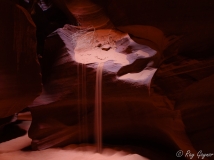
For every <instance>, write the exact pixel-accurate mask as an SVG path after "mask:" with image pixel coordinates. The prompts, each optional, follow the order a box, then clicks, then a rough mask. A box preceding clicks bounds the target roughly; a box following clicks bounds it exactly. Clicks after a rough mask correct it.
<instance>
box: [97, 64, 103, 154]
mask: <svg viewBox="0 0 214 160" xmlns="http://www.w3.org/2000/svg"><path fill="white" fill-rule="evenodd" d="M102 70H103V63H99V64H98V66H97V73H96V88H95V140H96V145H97V152H99V153H101V152H102Z"/></svg>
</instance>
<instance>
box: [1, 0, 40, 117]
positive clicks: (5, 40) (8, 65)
mask: <svg viewBox="0 0 214 160" xmlns="http://www.w3.org/2000/svg"><path fill="white" fill-rule="evenodd" d="M0 7H1V10H0V12H1V14H0V15H1V22H3V23H1V25H0V27H1V28H0V32H1V33H0V34H1V39H0V40H1V42H0V44H1V45H0V50H1V54H0V74H1V75H0V97H1V98H0V110H1V111H0V118H4V117H8V116H11V115H13V114H15V113H17V112H19V111H21V110H22V109H24V108H26V107H27V106H28V105H29V104H30V103H32V101H33V100H34V99H35V98H36V97H37V96H38V95H39V94H40V92H41V88H42V85H41V74H40V67H39V63H38V59H37V54H36V26H35V25H34V23H33V21H32V19H31V17H30V15H29V14H28V13H27V11H26V10H25V9H23V8H22V7H20V6H18V5H14V4H13V3H11V2H9V1H1V5H0ZM6 15H7V16H6Z"/></svg>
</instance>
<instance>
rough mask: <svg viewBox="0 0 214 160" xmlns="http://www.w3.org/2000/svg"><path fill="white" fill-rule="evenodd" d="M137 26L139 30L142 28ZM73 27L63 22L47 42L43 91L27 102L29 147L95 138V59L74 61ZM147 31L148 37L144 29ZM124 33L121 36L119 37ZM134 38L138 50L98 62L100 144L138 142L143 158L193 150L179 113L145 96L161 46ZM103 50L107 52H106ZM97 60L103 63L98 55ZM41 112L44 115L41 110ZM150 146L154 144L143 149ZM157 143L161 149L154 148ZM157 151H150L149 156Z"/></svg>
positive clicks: (49, 145)
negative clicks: (100, 68)
mask: <svg viewBox="0 0 214 160" xmlns="http://www.w3.org/2000/svg"><path fill="white" fill-rule="evenodd" d="M127 28H128V29H130V28H132V27H131V26H130V27H127ZM141 28H142V29H143V28H144V26H141ZM148 30H149V31H153V29H152V27H151V28H149V29H148V27H145V31H148ZM76 31H77V29H76V28H75V27H72V26H65V27H64V28H61V29H59V30H57V31H56V32H55V33H54V34H52V35H50V36H49V37H48V38H47V40H46V52H45V54H44V63H43V64H45V66H44V70H43V78H44V79H43V81H44V90H43V93H42V94H41V96H40V97H38V98H37V99H36V100H35V101H34V103H33V104H32V105H31V106H30V110H31V113H32V117H33V121H32V125H31V127H30V130H29V136H30V138H32V146H33V148H34V149H38V150H42V149H46V148H49V147H56V146H64V145H67V144H70V143H92V142H94V106H95V105H94V104H95V80H96V69H97V65H98V62H90V61H87V63H85V64H82V63H83V62H81V59H80V60H78V61H79V62H77V60H75V58H76V57H75V54H77V53H75V45H74V44H72V43H71V42H73V40H72V35H73V34H74V33H75V32H76ZM117 32H119V31H117ZM139 32H140V33H141V31H139ZM154 32H155V29H154ZM154 32H153V33H154ZM95 33H96V32H95ZM98 33H99V31H98ZM125 33H126V32H125ZM140 33H139V35H140ZM146 33H147V34H148V35H149V33H148V32H146ZM141 34H145V33H141ZM122 35H123V34H122ZM125 35H126V34H125ZM123 36H124V35H123ZM123 36H122V38H120V39H123ZM126 36H127V35H126ZM157 36H158V37H159V36H162V34H157ZM128 38H130V37H129V36H128ZM133 39H134V38H133ZM135 39H137V40H138V43H136V42H134V41H133V44H134V43H136V45H137V44H138V45H139V46H138V48H139V49H138V51H136V50H135V51H132V50H126V52H121V53H119V52H117V53H115V55H116V57H117V54H124V56H126V61H124V63H121V62H117V61H114V59H115V58H116V57H114V58H112V59H113V60H111V61H106V62H105V61H104V62H102V63H103V64H104V65H103V76H102V134H103V143H104V144H103V145H106V144H114V145H131V146H138V147H140V148H141V149H134V151H136V152H139V153H140V154H144V155H145V156H148V157H153V156H158V155H159V156H162V157H166V158H169V157H171V158H172V157H174V153H175V152H176V151H177V150H179V149H182V150H184V151H187V150H188V149H191V150H192V152H194V151H195V150H194V148H193V147H192V145H191V143H190V141H189V139H188V137H187V135H186V133H185V129H184V125H183V122H182V119H181V115H180V112H179V111H173V110H171V109H168V106H166V107H165V108H158V107H156V106H154V104H153V100H152V97H151V96H150V89H149V88H150V87H149V86H150V82H151V78H152V77H153V75H154V73H155V71H156V68H154V67H153V68H152V66H158V63H159V62H158V59H159V60H160V59H161V56H160V54H161V53H162V52H161V49H160V48H159V47H157V46H161V45H160V43H155V41H152V42H151V40H152V39H151V40H148V39H144V38H143V36H142V37H138V38H135ZM156 40H157V39H156ZM119 41H120V40H119ZM130 41H131V39H130ZM163 41H165V39H163ZM163 41H161V42H163ZM140 42H145V43H146V42H147V43H146V44H147V45H146V46H145V45H144V44H143V43H142V45H141V43H140ZM149 43H150V44H151V45H149ZM77 44H78V43H77ZM116 44H117V43H116ZM125 44H126V43H125ZM163 44H164V43H163ZM99 46H100V45H99ZM101 46H102V44H101ZM101 46H100V47H101ZM142 46H144V47H142ZM155 47H156V48H155ZM130 48H131V47H130ZM133 48H134V47H133ZM97 49H98V50H99V49H100V50H102V47H101V48H97ZM102 51H103V50H102ZM112 51H113V50H112ZM127 51H129V52H128V53H127ZM143 51H144V52H145V53H144V54H140V56H139V55H137V53H136V52H139V53H140V52H141V53H142V52H143ZM103 52H107V53H108V51H103ZM132 52H133V53H132ZM83 54H84V52H83ZM88 54H90V53H88ZM91 54H93V53H91ZM131 54H133V57H134V58H136V59H133V57H132V58H131V59H132V60H131V61H129V58H128V56H131ZM134 54H136V55H134ZM98 59H101V61H102V57H101V58H99V57H98ZM145 59H146V62H144V63H140V64H141V65H139V64H138V63H137V64H138V65H136V64H135V62H136V61H137V60H142V61H143V60H145ZM151 61H154V63H153V65H151V64H149V63H150V62H151ZM133 64H135V65H133ZM147 65H148V66H149V67H147ZM124 67H127V69H125V71H126V72H124V73H123V74H122V75H118V71H119V70H120V69H121V68H124ZM129 68H131V69H130V70H129ZM139 68H140V70H139ZM41 112H42V113H43V114H40V113H41ZM149 146H153V147H152V148H151V149H148V150H147V149H146V148H147V147H149ZM160 146H161V148H162V150H161V151H158V150H159V149H158V148H159V147H160ZM142 148H144V149H145V150H144V149H142ZM149 148H150V147H149ZM169 150H170V152H169ZM156 151H157V153H156V154H155V155H152V154H151V152H156ZM166 152H167V154H166Z"/></svg>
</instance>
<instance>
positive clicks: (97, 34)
mask: <svg viewBox="0 0 214 160" xmlns="http://www.w3.org/2000/svg"><path fill="white" fill-rule="evenodd" d="M123 36H125V35H124V34H122V33H120V32H118V31H114V30H111V29H106V30H96V31H92V32H88V33H85V34H84V35H82V36H80V37H79V38H78V39H77V45H76V47H75V50H74V52H75V60H76V62H78V71H77V72H78V75H79V76H78V99H79V100H78V107H79V112H78V114H79V131H80V132H79V133H80V134H81V135H79V139H80V143H82V142H87V141H86V140H87V136H88V135H87V134H88V131H87V101H86V99H87V95H86V87H87V86H86V66H87V65H88V64H98V65H96V66H97V67H96V68H95V65H93V68H94V69H96V85H95V103H94V104H95V114H94V115H95V117H94V119H95V120H94V122H95V123H94V128H95V132H94V136H95V143H96V148H97V152H99V153H101V152H102V72H103V66H104V63H105V62H107V61H114V62H115V63H118V64H121V65H127V64H129V61H128V60H127V57H126V55H125V54H121V53H118V52H116V51H115V41H117V40H119V39H121V37H123Z"/></svg>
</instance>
